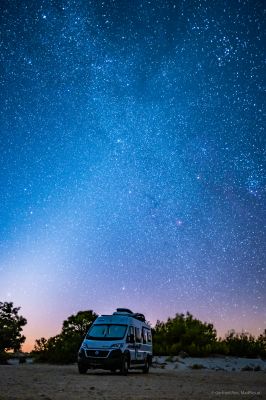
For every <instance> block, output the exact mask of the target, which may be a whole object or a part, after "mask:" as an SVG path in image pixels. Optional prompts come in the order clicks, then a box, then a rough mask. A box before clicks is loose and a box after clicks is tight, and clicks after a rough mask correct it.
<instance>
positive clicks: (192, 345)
mask: <svg viewBox="0 0 266 400" xmlns="http://www.w3.org/2000/svg"><path fill="white" fill-rule="evenodd" d="M216 341H217V338H216V330H215V329H214V327H213V325H212V324H207V323H205V322H204V323H203V322H201V321H200V320H198V319H196V318H194V317H193V316H192V315H191V314H190V313H187V314H186V315H184V314H176V316H175V317H174V318H172V319H171V318H168V320H167V322H161V321H157V323H156V325H155V328H154V329H153V348H154V353H155V354H157V355H166V354H167V355H172V356H174V355H177V354H178V353H179V352H180V351H183V352H187V353H188V354H189V355H190V356H205V355H208V354H209V353H210V352H211V346H212V345H214V344H215V343H216Z"/></svg>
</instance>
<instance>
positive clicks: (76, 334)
mask: <svg viewBox="0 0 266 400" xmlns="http://www.w3.org/2000/svg"><path fill="white" fill-rule="evenodd" d="M19 310H20V307H14V306H13V303H12V302H10V303H8V302H4V303H3V302H0V362H2V363H3V362H5V361H6V359H7V358H8V355H7V353H6V351H9V350H13V351H14V352H15V351H18V350H20V347H21V345H22V343H23V342H24V341H25V336H23V335H22V333H21V332H22V329H23V327H24V326H25V325H26V323H27V320H26V319H25V318H24V317H22V316H20V315H19ZM96 318H97V314H96V313H94V312H93V311H92V310H88V311H79V312H78V313H77V314H75V315H71V316H70V317H69V318H67V320H65V321H64V322H63V325H62V331H61V333H60V334H59V335H56V336H54V337H51V338H49V339H46V338H44V337H42V338H40V339H37V340H36V342H35V346H34V350H33V352H32V355H33V356H34V357H35V359H36V360H37V361H41V362H51V363H63V364H64V363H72V362H76V359H77V352H78V349H79V347H80V344H81V342H82V340H83V339H84V337H85V335H86V333H87V332H88V330H89V328H90V326H91V325H92V323H93V322H94V320H95V319H96ZM152 334H153V353H154V355H167V356H169V357H170V358H171V357H173V356H177V355H179V356H180V357H186V356H192V357H193V356H194V357H196V356H197V357H204V356H208V355H212V354H221V355H230V356H238V357H262V358H266V329H265V331H264V332H263V334H261V335H259V336H258V337H257V338H255V337H254V336H252V335H250V334H248V333H240V334H239V333H235V331H233V330H232V331H229V332H228V334H227V335H226V336H225V338H224V339H221V338H217V334H216V330H215V329H214V326H213V325H212V324H210V323H206V322H202V321H200V320H198V319H196V318H194V317H193V316H192V315H191V314H190V313H189V312H187V313H186V314H176V315H175V317H174V318H168V320H167V321H166V322H162V321H157V323H156V325H155V327H154V328H153V329H152ZM9 356H10V355H9Z"/></svg>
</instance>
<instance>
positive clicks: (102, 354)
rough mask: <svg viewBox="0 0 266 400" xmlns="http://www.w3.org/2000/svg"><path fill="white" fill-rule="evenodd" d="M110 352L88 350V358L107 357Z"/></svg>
mask: <svg viewBox="0 0 266 400" xmlns="http://www.w3.org/2000/svg"><path fill="white" fill-rule="evenodd" d="M108 353H109V351H108V350H86V356H87V357H107V356H108Z"/></svg>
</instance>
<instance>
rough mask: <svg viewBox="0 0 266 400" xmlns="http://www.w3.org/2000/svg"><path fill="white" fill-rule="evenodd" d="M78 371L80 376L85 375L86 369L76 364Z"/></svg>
mask: <svg viewBox="0 0 266 400" xmlns="http://www.w3.org/2000/svg"><path fill="white" fill-rule="evenodd" d="M78 370H79V373H80V374H86V372H87V370H88V368H87V367H84V365H82V364H78Z"/></svg>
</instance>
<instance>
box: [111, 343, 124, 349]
mask: <svg viewBox="0 0 266 400" xmlns="http://www.w3.org/2000/svg"><path fill="white" fill-rule="evenodd" d="M122 347H123V343H114V344H112V346H111V348H112V349H122Z"/></svg>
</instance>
